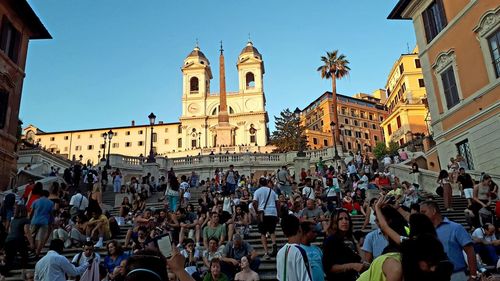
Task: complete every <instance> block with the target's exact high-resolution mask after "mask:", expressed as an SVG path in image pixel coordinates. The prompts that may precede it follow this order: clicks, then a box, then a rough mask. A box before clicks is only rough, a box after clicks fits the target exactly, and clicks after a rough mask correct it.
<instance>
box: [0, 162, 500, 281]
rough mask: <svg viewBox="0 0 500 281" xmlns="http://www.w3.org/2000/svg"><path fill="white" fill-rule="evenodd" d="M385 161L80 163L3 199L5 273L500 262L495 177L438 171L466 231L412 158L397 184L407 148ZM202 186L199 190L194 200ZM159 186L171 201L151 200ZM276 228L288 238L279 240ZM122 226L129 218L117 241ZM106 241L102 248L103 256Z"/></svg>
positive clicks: (462, 270) (43, 275)
mask: <svg viewBox="0 0 500 281" xmlns="http://www.w3.org/2000/svg"><path fill="white" fill-rule="evenodd" d="M406 157H408V156H407V155H406ZM386 158H387V157H385V158H384V159H382V161H381V162H382V163H381V164H380V166H379V164H378V161H377V160H376V159H368V157H366V159H365V158H363V157H362V155H361V154H357V155H354V157H353V160H352V161H351V162H349V163H348V164H347V166H346V167H342V166H338V167H334V166H332V165H331V166H328V165H326V164H325V162H324V161H323V160H322V159H321V158H320V160H319V162H318V163H316V167H315V169H311V170H306V169H302V170H301V171H298V172H297V173H296V174H295V175H291V173H290V171H289V170H288V168H287V167H286V166H283V167H282V168H280V169H279V170H277V171H275V172H272V173H268V172H263V173H261V174H258V175H257V174H250V175H242V174H239V172H238V171H237V170H235V168H234V167H233V166H232V165H230V166H229V167H228V168H227V169H226V170H222V169H216V170H215V172H214V174H213V175H212V176H211V177H208V178H206V179H201V178H200V177H199V175H198V174H197V173H196V172H195V171H193V172H192V173H191V174H190V175H181V176H180V177H178V176H177V175H176V173H175V171H174V170H173V169H170V170H169V171H168V173H167V175H165V176H164V177H160V178H158V179H155V178H154V177H153V176H152V175H151V174H147V175H144V176H143V177H139V178H135V177H132V178H130V179H126V178H124V177H123V175H122V173H121V172H120V170H119V169H114V170H109V171H108V170H107V169H101V168H97V169H96V168H93V167H91V166H86V165H78V164H77V165H74V166H73V167H71V168H68V169H66V170H65V171H64V172H63V175H62V178H63V179H64V183H60V184H59V183H58V182H54V183H52V185H51V186H50V188H48V190H44V188H43V185H42V184H41V183H40V182H36V183H35V182H30V183H29V184H28V185H27V186H26V188H25V190H24V191H23V192H22V194H21V193H19V194H16V193H9V194H7V195H6V196H5V198H4V201H3V202H2V206H1V208H0V216H1V219H2V225H1V226H0V235H2V239H1V241H2V242H3V245H2V249H3V254H4V255H3V262H2V263H1V264H0V270H1V273H2V274H3V275H6V274H8V272H9V271H10V270H12V269H14V268H26V265H27V263H28V261H29V260H30V259H34V260H37V261H38V262H37V263H36V267H35V272H34V279H35V281H38V280H44V281H49V280H50V281H53V280H52V279H55V280H66V277H68V278H70V279H72V280H81V279H86V278H87V279H89V278H92V280H95V279H97V278H98V279H99V280H111V281H122V280H135V279H136V278H150V279H158V280H159V281H163V280H172V281H174V280H204V281H211V280H223V281H225V280H253V281H255V280H259V274H258V273H257V272H259V268H260V266H261V262H262V261H269V260H271V262H272V260H273V259H275V260H276V268H277V276H276V278H277V279H278V280H283V281H285V280H286V281H293V280H311V281H312V280H314V281H316V280H347V281H350V280H361V281H363V280H391V281H393V280H394V281H396V280H405V281H407V280H424V279H425V278H429V280H454V281H455V280H474V279H476V278H479V274H480V273H482V272H483V271H486V268H487V267H488V266H492V268H493V269H496V265H497V262H498V260H499V258H498V255H497V250H500V240H497V238H496V236H495V233H496V231H497V228H498V225H497V221H496V219H495V218H496V213H495V210H496V208H495V200H496V192H497V189H498V187H497V186H496V184H495V183H494V182H493V181H492V180H491V177H490V176H488V175H482V176H481V178H480V179H479V181H478V182H476V181H474V180H473V179H472V177H471V176H470V175H469V174H467V173H466V172H465V169H463V168H462V167H458V174H457V176H456V177H453V178H451V177H450V173H448V171H442V172H441V173H440V175H439V178H438V184H439V187H438V190H437V192H438V194H440V195H441V196H443V198H444V204H445V210H447V211H452V210H453V202H452V200H451V198H452V197H451V194H452V190H451V189H453V188H458V189H459V190H460V191H461V193H462V196H464V197H465V198H467V199H468V205H469V206H468V208H467V210H466V214H467V216H468V218H469V222H470V225H471V227H472V229H471V233H469V232H467V231H466V229H465V228H464V227H463V226H462V225H460V224H457V223H454V222H452V221H450V220H449V219H448V218H447V217H445V216H444V215H443V214H442V211H444V210H441V209H440V208H439V206H438V204H437V203H436V201H435V200H432V198H429V197H428V195H427V194H426V193H424V192H422V188H421V186H420V182H419V173H420V172H419V168H418V165H417V164H416V163H413V165H412V171H411V173H412V174H414V175H415V176H414V180H413V181H412V182H408V181H400V180H399V179H398V178H397V177H395V176H394V175H392V174H391V173H390V172H389V169H388V168H387V167H388V166H389V165H390V164H391V163H394V162H396V161H405V160H407V159H408V158H406V159H405V155H404V154H403V155H399V157H398V158H397V159H395V158H392V159H391V158H389V159H386ZM54 172H55V173H56V174H57V173H58V171H57V172H56V171H54ZM108 188H109V189H110V190H109V191H108V192H111V190H112V192H114V193H115V196H117V198H118V197H119V198H123V199H122V201H121V203H120V204H119V206H118V208H119V209H118V211H117V212H116V213H115V214H114V215H112V214H111V213H110V212H108V210H109V209H107V208H106V206H104V204H103V201H102V193H103V192H104V191H105V190H106V189H108ZM193 189H198V190H199V191H198V192H197V193H199V194H201V195H200V196H199V198H191V197H192V196H191V192H192V191H193ZM441 191H442V192H441ZM155 193H159V195H157V196H156V197H155V198H158V202H163V204H155V206H161V207H157V208H154V209H153V208H148V205H147V204H146V201H147V200H148V198H149V197H151V196H152V195H154V194H155ZM155 200H156V199H155ZM150 202H151V201H150ZM353 216H358V217H359V216H360V217H362V218H363V219H362V221H363V223H362V226H361V229H360V230H356V231H354V225H353ZM278 224H279V225H281V228H282V231H283V233H284V235H285V236H286V238H287V243H286V244H285V245H280V244H279V243H278V240H277V238H276V227H277V225H278ZM122 225H129V226H130V227H129V229H128V231H127V233H126V236H125V239H124V242H123V243H120V242H119V240H117V239H116V238H117V237H118V236H119V234H120V226H122ZM252 229H256V230H257V231H258V232H259V233H260V242H261V244H262V247H263V253H260V252H257V251H256V249H254V247H253V246H252V245H251V243H250V240H249V239H250V233H251V230H252ZM165 237H168V238H169V239H170V241H171V242H172V245H173V247H172V248H173V252H172V253H171V254H169V255H167V258H169V259H168V260H167V259H166V257H165V254H164V252H163V249H162V246H160V242H159V241H161V240H162V239H164V238H165ZM47 243H49V244H50V247H49V251H48V252H47V253H46V254H45V255H44V256H42V249H43V247H44V246H45V245H46V244H47ZM68 248H80V249H81V252H79V253H78V254H76V255H75V256H74V257H73V258H72V259H70V260H68V259H67V258H65V257H64V256H62V255H61V254H62V253H63V252H64V249H68ZM100 248H105V249H106V250H107V254H106V255H103V256H101V255H99V254H98V253H97V252H96V249H100ZM27 276H29V274H27Z"/></svg>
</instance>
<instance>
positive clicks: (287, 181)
mask: <svg viewBox="0 0 500 281" xmlns="http://www.w3.org/2000/svg"><path fill="white" fill-rule="evenodd" d="M277 179H278V184H279V188H280V190H281V193H282V194H285V196H286V197H290V196H291V195H292V179H291V177H290V173H289V171H288V169H287V168H286V166H283V167H281V170H280V171H279V172H278V174H277Z"/></svg>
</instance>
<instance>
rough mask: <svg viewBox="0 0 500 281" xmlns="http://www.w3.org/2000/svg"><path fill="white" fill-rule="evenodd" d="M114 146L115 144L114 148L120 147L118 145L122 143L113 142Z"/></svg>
mask: <svg viewBox="0 0 500 281" xmlns="http://www.w3.org/2000/svg"><path fill="white" fill-rule="evenodd" d="M112 146H113V148H118V147H120V145H119V144H118V143H113V145H112Z"/></svg>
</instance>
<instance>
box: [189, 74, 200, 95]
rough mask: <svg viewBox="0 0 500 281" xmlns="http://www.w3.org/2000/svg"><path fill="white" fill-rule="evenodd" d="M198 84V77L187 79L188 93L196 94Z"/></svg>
mask: <svg viewBox="0 0 500 281" xmlns="http://www.w3.org/2000/svg"><path fill="white" fill-rule="evenodd" d="M199 84H200V83H199V80H198V77H191V79H189V91H190V92H192V93H196V92H198V90H199V88H200V86H199Z"/></svg>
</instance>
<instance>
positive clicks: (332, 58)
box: [318, 50, 351, 143]
mask: <svg viewBox="0 0 500 281" xmlns="http://www.w3.org/2000/svg"><path fill="white" fill-rule="evenodd" d="M321 61H322V62H323V65H322V66H320V67H318V71H319V72H320V73H321V78H323V79H332V98H333V121H334V122H335V124H336V127H335V128H336V129H335V140H336V143H340V128H339V127H340V126H339V117H338V111H337V79H342V78H344V77H346V76H348V75H349V71H350V70H351V69H350V68H349V61H348V60H347V59H346V56H344V55H343V54H339V51H338V50H334V51H333V52H326V56H321Z"/></svg>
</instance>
